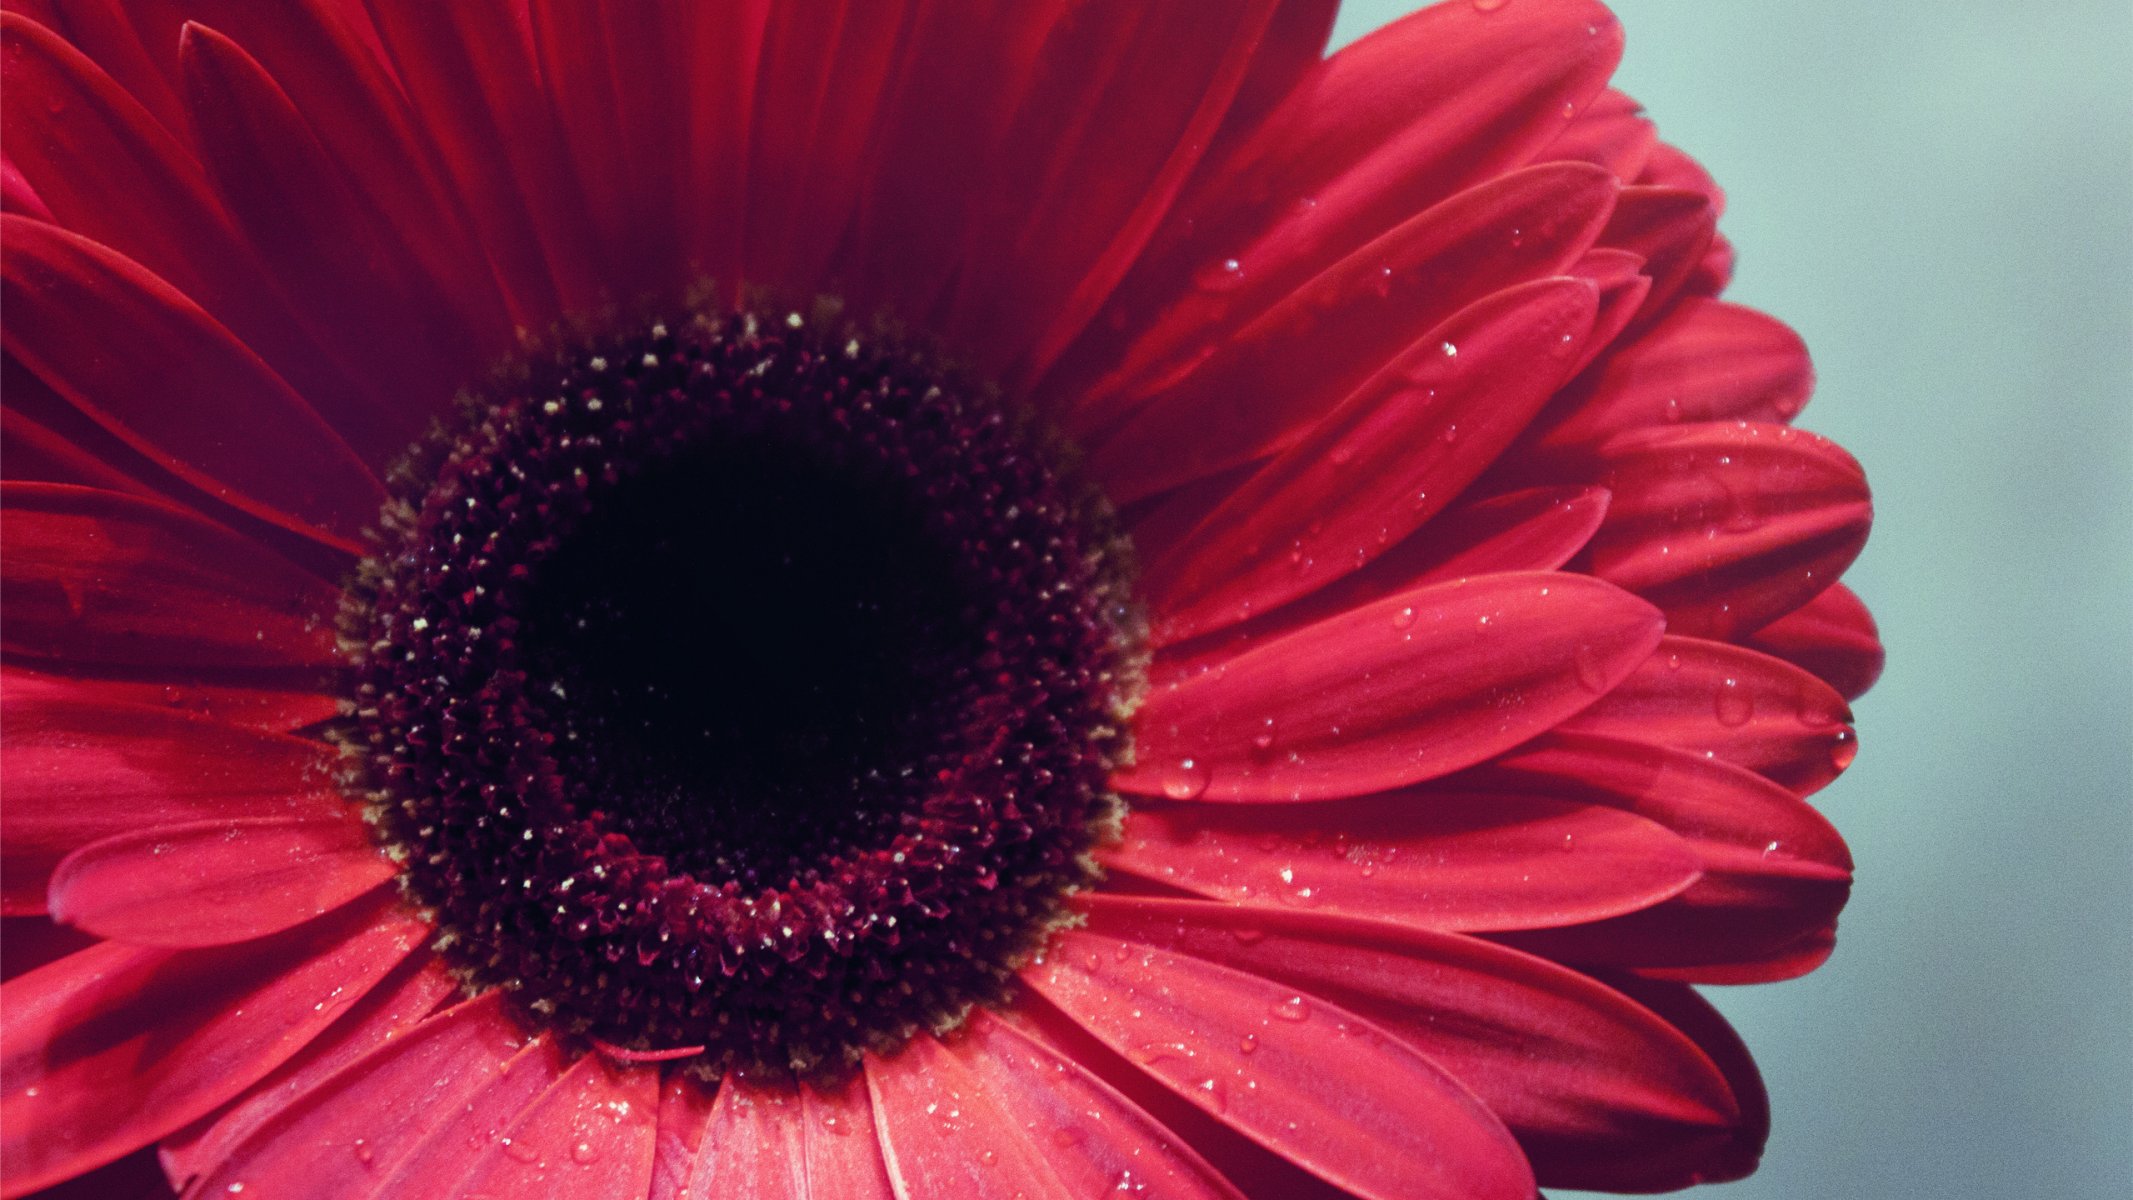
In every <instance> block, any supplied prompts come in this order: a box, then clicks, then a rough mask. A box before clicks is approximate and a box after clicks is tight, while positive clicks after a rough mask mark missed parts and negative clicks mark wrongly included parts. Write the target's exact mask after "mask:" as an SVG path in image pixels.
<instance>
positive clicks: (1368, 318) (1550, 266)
mask: <svg viewBox="0 0 2133 1200" xmlns="http://www.w3.org/2000/svg"><path fill="white" fill-rule="evenodd" d="M1614 197H1615V183H1614V180H1612V179H1610V178H1608V177H1607V176H1606V175H1604V174H1602V173H1601V172H1599V171H1597V170H1594V169H1593V168H1590V167H1583V166H1573V165H1561V164H1558V165H1554V166H1545V167H1535V168H1532V169H1530V170H1525V171H1519V172H1515V173H1513V174H1511V175H1507V176H1505V177H1503V178H1501V179H1492V180H1489V181H1487V182H1485V183H1481V184H1477V185H1476V186H1474V187H1471V188H1468V189H1467V190H1465V191H1463V192H1460V193H1459V194H1457V195H1455V196H1453V197H1451V198H1450V199H1448V200H1445V201H1444V202H1442V203H1440V204H1438V205H1435V206H1434V207H1432V208H1430V209H1428V210H1426V211H1424V212H1422V213H1419V214H1417V215H1416V216H1414V217H1411V218H1409V219H1408V220H1406V221H1403V222H1402V223H1400V224H1399V225H1398V226H1396V227H1394V228H1393V229H1391V230H1389V231H1388V232H1386V233H1385V234H1384V235H1383V236H1380V237H1378V238H1376V239H1375V240H1373V241H1372V242H1370V243H1369V244H1368V245H1366V246H1363V247H1362V248H1360V249H1358V250H1356V251H1355V252H1353V253H1351V254H1349V255H1348V256H1347V257H1345V258H1343V259H1340V260H1339V261H1337V262H1335V263H1333V264H1331V265H1330V266H1328V267H1327V268H1326V269H1325V270H1324V271H1322V272H1320V273H1319V274H1318V275H1317V276H1316V277H1314V278H1312V279H1310V280H1309V281H1307V282H1305V283H1304V284H1303V285H1302V286H1300V287H1298V288H1296V289H1295V290H1294V291H1292V292H1288V293H1285V294H1276V295H1271V296H1267V297H1264V298H1263V299H1264V301H1265V304H1264V305H1260V306H1253V305H1246V304H1244V303H1242V301H1241V300H1240V301H1237V302H1231V301H1230V300H1229V299H1228V291H1227V290H1226V289H1229V288H1230V285H1231V283H1232V282H1233V281H1232V280H1231V278H1230V277H1231V275H1232V273H1231V272H1230V271H1229V270H1228V264H1227V263H1226V262H1225V263H1224V264H1222V269H1221V270H1219V271H1217V272H1216V273H1215V274H1214V275H1213V276H1211V277H1210V280H1209V281H1210V282H1211V283H1217V284H1220V285H1221V289H1224V290H1216V291H1214V292H1212V293H1209V294H1207V295H1205V296H1202V297H1198V298H1196V299H1195V301H1193V302H1192V303H1194V304H1196V305H1197V306H1199V307H1202V308H1212V307H1214V306H1215V305H1216V304H1217V303H1218V302H1219V303H1220V304H1222V305H1223V307H1222V308H1221V310H1220V311H1219V312H1214V311H1210V312H1207V313H1205V314H1203V317H1204V318H1205V319H1203V320H1201V321H1199V322H1198V323H1196V324H1193V325H1192V326H1191V327H1190V329H1189V330H1188V329H1182V328H1181V329H1180V330H1179V331H1178V334H1177V336H1176V337H1174V338H1172V339H1169V340H1161V339H1143V340H1142V341H1141V342H1140V343H1139V345H1138V346H1137V348H1136V352H1135V354H1134V356H1133V358H1132V359H1131V360H1130V361H1129V362H1127V363H1126V364H1124V365H1123V366H1122V367H1121V368H1120V369H1119V371H1118V372H1116V373H1115V374H1116V376H1117V377H1118V378H1117V379H1116V381H1115V382H1111V383H1106V384H1104V385H1101V386H1098V387H1095V388H1089V389H1085V390H1083V391H1080V392H1077V393H1076V394H1074V395H1072V396H1062V397H1058V398H1057V399H1056V401H1055V402H1056V403H1059V404H1061V405H1071V409H1070V410H1069V414H1070V415H1069V422H1070V424H1071V425H1072V427H1073V429H1075V430H1077V431H1088V430H1097V429H1108V428H1109V427H1111V426H1113V425H1115V424H1117V422H1118V421H1119V420H1120V419H1121V418H1122V417H1125V416H1127V415H1132V416H1133V420H1132V421H1131V423H1129V424H1128V425H1127V426H1126V431H1125V433H1124V434H1123V435H1121V437H1120V438H1119V439H1118V440H1120V441H1122V442H1126V441H1128V440H1142V439H1155V440H1156V441H1158V442H1161V441H1162V440H1163V439H1165V438H1169V439H1173V440H1175V441H1176V442H1177V445H1176V446H1174V447H1173V452H1174V453H1175V452H1177V451H1178V450H1179V449H1180V448H1184V449H1187V450H1189V451H1190V452H1191V454H1192V455H1193V458H1192V459H1191V461H1190V466H1191V469H1192V471H1193V472H1194V473H1201V472H1205V471H1209V470H1212V469H1215V468H1217V467H1218V466H1227V465H1232V464H1235V463H1238V462H1244V461H1249V460H1250V459H1251V458H1253V457H1256V456H1259V455H1262V454H1264V453H1266V452H1267V451H1268V450H1269V449H1273V448H1278V447H1280V446H1283V445H1286V444H1288V443H1290V442H1293V441H1294V440H1295V438H1296V437H1297V436H1299V435H1300V434H1301V432H1302V431H1303V430H1305V429H1308V428H1309V427H1310V423H1311V422H1312V421H1314V420H1316V419H1317V418H1318V417H1319V416H1320V415H1321V414H1323V413H1326V412H1328V411H1330V410H1331V409H1332V408H1333V407H1334V406H1335V405H1337V404H1339V403H1340V401H1341V400H1342V398H1344V397H1346V396H1347V395H1348V394H1349V393H1351V392H1352V391H1354V390H1355V388H1356V387H1358V386H1359V385H1361V384H1362V383H1363V382H1364V381H1365V380H1367V379H1369V378H1370V376H1371V375H1372V374H1374V373H1376V372H1377V371H1379V370H1380V369H1381V368H1383V367H1384V366H1385V364H1386V363H1387V362H1389V361H1391V360H1392V359H1394V358H1395V357H1397V356H1399V355H1400V354H1402V353H1403V352H1405V351H1407V350H1409V349H1411V348H1412V347H1413V346H1414V345H1415V344H1416V337H1417V334H1418V333H1420V332H1422V331H1425V330H1428V329H1429V328H1430V327H1432V326H1434V325H1437V324H1439V323H1441V322H1443V321H1445V320H1448V319H1450V318H1451V317H1452V316H1453V314H1455V313H1457V312H1459V310H1460V309H1462V308H1464V307H1466V306H1467V305H1469V304H1473V303H1475V302H1477V301H1480V300H1482V299H1483V298H1485V297H1487V296H1489V295H1490V294H1491V293H1494V292H1498V291H1501V290H1503V289H1505V288H1509V287H1513V286H1515V285H1517V284H1520V283H1525V282H1528V281H1530V280H1534V279H1538V278H1543V277H1546V276H1549V275H1555V274H1558V273H1560V272H1562V271H1563V270H1564V269H1566V268H1568V267H1569V266H1570V265H1571V264H1572V263H1574V262H1576V261H1577V260H1578V257H1579V255H1580V254H1582V253H1583V252H1584V251H1585V250H1586V249H1587V248H1588V247H1589V246H1591V244H1592V241H1593V239H1594V238H1595V237H1597V236H1598V235H1599V231H1600V229H1601V228H1602V227H1603V225H1604V223H1605V221H1606V219H1607V214H1608V212H1609V211H1610V210H1611V209H1612V208H1613V207H1614ZM1242 271H1243V265H1242V261H1241V260H1239V264H1238V268H1237V272H1236V273H1235V274H1237V275H1239V276H1241V274H1242ZM1238 282H1241V281H1238ZM1437 340H1438V341H1443V340H1445V339H1443V338H1438V339H1437ZM1217 408H1219V409H1220V411H1221V412H1222V420H1221V421H1219V422H1213V423H1210V422H1209V421H1207V420H1206V419H1205V414H1206V413H1207V412H1209V411H1212V410H1215V409H1217ZM1135 410H1138V412H1136V411H1135ZM1187 433H1189V436H1181V435H1185V434H1187ZM1132 448H1133V447H1132V446H1131V445H1130V444H1129V445H1127V446H1126V447H1125V448H1124V450H1123V451H1120V452H1123V453H1130V452H1131V450H1132ZM1165 469H1171V470H1174V469H1175V468H1166V467H1164V466H1162V465H1161V464H1157V465H1155V466H1152V467H1144V468H1143V471H1144V472H1145V471H1149V470H1153V471H1157V472H1160V471H1162V470H1165ZM1188 477H1189V476H1188Z"/></svg>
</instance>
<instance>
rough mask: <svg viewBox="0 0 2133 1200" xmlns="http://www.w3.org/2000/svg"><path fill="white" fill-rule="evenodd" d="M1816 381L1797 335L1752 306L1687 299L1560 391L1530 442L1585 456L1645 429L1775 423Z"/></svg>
mask: <svg viewBox="0 0 2133 1200" xmlns="http://www.w3.org/2000/svg"><path fill="white" fill-rule="evenodd" d="M1813 387H1814V367H1813V366H1812V364H1810V363H1809V362H1808V358H1807V346H1806V344H1805V343H1804V342H1802V341H1801V340H1800V335H1798V334H1796V333H1794V332H1793V331H1792V330H1791V329H1789V328H1787V327H1786V326H1785V325H1783V324H1781V323H1780V322H1778V321H1776V320H1774V319H1773V318H1771V317H1767V316H1765V315H1763V314H1762V313H1759V312H1757V311H1755V310H1754V309H1752V308H1742V307H1741V306H1739V305H1737V304H1724V303H1720V302H1719V301H1716V300H1702V299H1692V300H1685V301H1683V302H1681V303H1680V304H1679V305H1676V306H1675V308H1674V310H1673V311H1672V312H1671V313H1669V314H1668V315H1667V317H1666V319H1665V320H1663V321H1660V322H1659V323H1658V324H1657V325H1655V326H1653V327H1652V329H1651V330H1650V331H1649V332H1647V333H1645V334H1643V335H1642V336H1640V337H1638V338H1636V339H1635V340H1634V341H1631V342H1630V343H1628V344H1627V345H1625V346H1623V347H1621V348H1620V349H1617V350H1615V351H1614V352H1613V353H1612V354H1610V355H1609V356H1608V357H1607V359H1606V360H1605V362H1604V364H1603V365H1602V366H1601V367H1600V368H1599V369H1598V370H1597V371H1596V372H1595V373H1594V374H1593V376H1592V377H1591V378H1590V380H1589V381H1580V383H1579V385H1578V386H1577V387H1576V388H1575V389H1573V390H1572V391H1571V392H1569V393H1568V394H1566V395H1565V396H1564V397H1563V398H1562V400H1561V401H1559V402H1558V405H1557V406H1556V408H1555V409H1554V410H1553V411H1552V412H1551V414H1550V415H1549V416H1548V417H1545V418H1543V422H1544V423H1545V424H1547V425H1548V426H1549V428H1548V430H1547V432H1546V433H1545V434H1543V435H1542V436H1541V437H1539V438H1538V439H1537V441H1536V445H1537V446H1538V447H1539V448H1541V449H1543V450H1547V451H1564V450H1584V451H1587V452H1590V450H1592V449H1593V448H1595V447H1597V446H1598V445H1599V444H1600V443H1601V442H1604V441H1605V440H1606V439H1607V438H1608V437H1610V436H1612V435H1614V434H1617V433H1621V432H1623V431H1625V430H1630V429H1638V428H1643V427H1645V426H1652V425H1676V424H1682V423H1685V422H1697V421H1731V420H1745V421H1768V422H1773V423H1782V422H1785V421H1790V420H1791V419H1792V418H1793V417H1794V416H1795V415H1797V414H1798V413H1799V411H1800V409H1801V408H1802V407H1804V406H1805V405H1806V403H1807V395H1808V392H1809V391H1811V390H1812V389H1813ZM1556 414H1560V415H1559V416H1558V415H1556Z"/></svg>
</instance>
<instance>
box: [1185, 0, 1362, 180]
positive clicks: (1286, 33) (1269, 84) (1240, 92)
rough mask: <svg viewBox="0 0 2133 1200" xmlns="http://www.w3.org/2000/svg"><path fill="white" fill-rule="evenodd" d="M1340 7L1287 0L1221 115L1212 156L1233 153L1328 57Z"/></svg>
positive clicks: (1333, 1) (1317, 0)
mask: <svg viewBox="0 0 2133 1200" xmlns="http://www.w3.org/2000/svg"><path fill="white" fill-rule="evenodd" d="M1339 9H1340V3H1339V0H1283V2H1282V5H1281V7H1280V9H1279V10H1278V11H1276V12H1275V14H1274V17H1273V20H1271V21H1270V22H1268V24H1267V32H1266V36H1265V37H1263V38H1261V39H1259V45H1258V46H1257V47H1255V48H1254V51H1253V54H1252V62H1251V65H1250V66H1249V67H1247V68H1246V69H1245V74H1244V82H1243V83H1242V84H1240V85H1238V88H1237V98H1236V100H1235V101H1234V102H1233V103H1231V105H1230V107H1229V112H1228V113H1227V114H1225V115H1224V117H1223V119H1222V128H1221V130H1220V131H1219V132H1217V133H1216V135H1215V144H1214V146H1213V147H1212V148H1211V149H1210V150H1209V152H1208V161H1211V162H1219V161H1222V160H1224V159H1226V158H1228V157H1229V153H1230V151H1232V150H1234V149H1235V148H1236V146H1237V144H1238V143H1239V142H1240V141H1241V140H1243V139H1244V138H1247V137H1250V136H1251V135H1252V134H1253V133H1254V132H1255V131H1256V130H1257V129H1258V126H1259V123H1260V122H1262V121H1264V120H1265V119H1266V115H1267V113H1269V112H1271V111H1272V110H1273V108H1274V106H1275V105H1277V104H1279V103H1281V102H1282V101H1283V100H1284V99H1286V98H1287V97H1288V95H1289V93H1290V92H1291V91H1294V90H1295V88H1296V85H1297V84H1298V83H1299V82H1301V81H1302V80H1303V78H1304V76H1306V75H1308V74H1310V72H1311V71H1312V70H1313V69H1314V68H1316V67H1317V66H1318V64H1319V62H1320V61H1322V60H1323V59H1324V58H1325V57H1326V46H1327V44H1328V42H1329V41H1331V39H1332V36H1333V22H1334V19H1335V18H1336V17H1337V16H1338V15H1339Z"/></svg>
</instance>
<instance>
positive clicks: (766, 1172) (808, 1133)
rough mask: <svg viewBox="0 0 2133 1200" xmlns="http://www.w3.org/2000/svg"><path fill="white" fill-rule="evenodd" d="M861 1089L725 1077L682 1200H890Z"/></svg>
mask: <svg viewBox="0 0 2133 1200" xmlns="http://www.w3.org/2000/svg"><path fill="white" fill-rule="evenodd" d="M876 1123H877V1122H876V1117H875V1114H874V1112H873V1110H872V1102H870V1101H869V1099H868V1095H867V1086H866V1084H865V1083H863V1082H861V1081H860V1080H859V1079H858V1078H857V1077H851V1078H846V1079H843V1080H841V1081H839V1082H837V1083H835V1084H833V1085H831V1084H823V1085H801V1086H798V1087H789V1086H786V1085H782V1084H779V1085H758V1084H754V1083H749V1082H745V1081H742V1080H740V1079H738V1078H736V1077H734V1076H731V1075H729V1076H727V1078H726V1082H725V1085H724V1086H723V1087H721V1088H720V1089H719V1093H718V1102H717V1104H716V1106H715V1107H714V1108H713V1110H712V1114H711V1124H710V1127H709V1128H707V1129H706V1130H705V1131H704V1135H703V1148H702V1149H701V1150H700V1151H699V1152H698V1154H697V1156H696V1166H695V1170H694V1171H693V1172H691V1173H690V1176H689V1186H688V1188H687V1190H686V1191H684V1192H683V1193H682V1196H683V1197H684V1200H890V1197H891V1196H892V1195H900V1194H902V1193H897V1192H894V1191H892V1189H891V1188H890V1185H889V1174H888V1168H887V1167H886V1165H885V1164H884V1163H883V1161H882V1152H881V1143H880V1142H879V1141H878V1140H877V1137H876Z"/></svg>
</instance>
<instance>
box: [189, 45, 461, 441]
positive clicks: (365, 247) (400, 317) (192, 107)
mask: <svg viewBox="0 0 2133 1200" xmlns="http://www.w3.org/2000/svg"><path fill="white" fill-rule="evenodd" d="M179 57H180V62H181V64H182V67H183V72H184V82H185V98H186V104H187V107H188V109H189V111H191V112H192V113H193V114H194V118H195V121H196V123H197V125H198V127H199V130H200V143H201V159H202V162H203V164H204V165H205V167H206V169H207V171H208V173H209V175H210V176H211V178H212V179H213V180H214V183H215V187H216V190H217V191H218V193H219V194H220V195H221V197H222V199H223V200H224V201H225V202H226V203H227V204H228V205H229V208H230V212H231V215H232V217H233V218H234V219H235V220H236V222H237V223H238V225H239V226H240V227H241V228H242V230H243V231H244V235H245V238H246V240H247V241H248V242H249V243H250V244H251V245H252V246H253V248H255V249H256V250H257V251H258V252H259V254H260V256H261V258H262V259H264V260H265V262H266V264H267V266H268V268H269V269H270V270H272V271H273V272H274V274H275V276H276V278H277V279H279V280H280V281H281V283H282V285H283V286H284V287H286V288H287V289H288V290H289V293H290V295H291V297H292V299H293V301H294V302H295V303H296V304H297V305H298V306H299V308H300V309H301V311H302V313H303V316H304V318H305V319H306V320H307V321H308V322H309V324H310V326H311V327H312V328H314V329H316V330H318V331H319V335H320V340H321V341H323V342H325V343H327V344H329V345H331V346H332V347H333V348H334V349H335V350H336V351H338V352H339V353H340V354H341V355H342V356H344V357H346V358H347V359H349V360H350V361H352V362H356V363H359V364H360V365H361V367H362V370H363V374H364V376H365V378H364V380H363V382H364V384H365V385H366V386H365V389H364V396H365V398H366V399H368V400H369V401H370V403H368V404H365V405H363V406H361V407H360V408H343V409H340V410H335V411H329V412H327V413H325V414H324V415H325V416H326V417H327V419H328V420H329V421H330V422H331V423H332V424H333V426H334V428H335V429H336V430H337V431H339V432H340V433H341V435H342V436H343V437H345V438H346V439H348V441H349V443H350V444H351V445H353V446H355V447H356V448H357V450H358V452H359V453H361V454H362V455H363V457H364V459H365V460H366V461H368V462H372V463H378V464H381V465H383V464H389V463H391V462H392V461H394V460H395V459H396V458H398V457H399V456H401V455H402V454H404V453H405V452H406V450H407V447H408V446H410V445H411V444H413V443H414V442H415V440H416V439H417V438H418V437H420V436H421V434H422V432H423V430H424V429H425V428H426V427H427V425H428V423H429V422H430V421H431V420H433V419H435V418H436V417H437V416H438V415H440V414H442V413H443V412H444V411H445V408H446V405H447V404H449V402H450V400H451V397H452V395H453V393H454V391H455V390H456V389H457V388H458V387H459V386H460V385H462V384H464V383H466V382H469V380H468V379H467V378H466V376H467V375H468V374H471V373H472V372H473V371H477V370H480V369H481V368H482V367H483V366H486V363H480V362H475V361H470V359H472V358H473V355H472V354H470V349H471V348H472V347H473V346H475V345H478V342H477V341H476V340H475V338H474V337H473V336H472V334H473V331H472V330H470V329H469V328H468V327H467V326H465V325H463V324H461V323H460V321H459V320H458V317H457V314H456V313H455V312H454V311H453V310H452V309H451V308H450V307H449V306H448V305H447V304H446V303H445V301H444V299H443V297H441V296H439V295H437V294H436V293H435V291H434V290H432V286H433V285H429V284H427V282H426V281H420V280H418V278H416V277H411V276H410V274H409V272H408V271H406V270H405V268H404V264H405V263H406V262H407V260H408V257H409V254H408V250H407V248H406V247H405V246H402V245H399V244H397V243H396V242H395V241H394V240H393V239H392V238H391V236H390V234H389V233H387V232H386V231H384V230H383V229H381V228H380V227H379V226H378V223H377V219H376V217H375V215H374V212H373V210H372V209H371V208H370V207H369V206H368V205H367V204H366V203H365V202H364V200H363V199H362V198H361V197H360V196H359V195H358V194H357V192H356V191H355V189H354V188H353V187H352V186H351V185H350V184H348V183H346V182H345V181H344V179H343V177H342V174H341V172H340V169H339V168H338V167H336V166H335V164H334V163H333V161H332V160H331V159H330V158H329V157H328V156H327V152H326V149H325V147H324V146H322V145H320V144H319V141H318V139H317V138H316V137H315V136H313V134H312V132H311V128H310V126H309V125H308V124H307V123H306V122H305V120H304V118H303V116H302V115H301V114H300V113H299V112H298V111H297V109H296V107H295V105H294V103H293V102H292V101H291V100H290V99H289V97H288V95H287V94H286V93H285V92H283V91H282V89H281V87H280V85H279V84H278V83H277V82H276V81H275V80H274V79H273V78H272V77H270V76H269V75H268V74H267V73H266V71H265V69H264V68H263V67H261V66H260V64H259V63H258V61H257V60H255V59H253V58H252V56H251V55H249V54H247V53H246V52H245V51H244V49H243V48H242V47H240V46H238V45H237V44H236V43H235V42H232V41H231V40H230V39H228V38H226V37H224V36H223V35H222V34H220V33H217V32H216V31H214V30H212V29H208V28H205V27H203V26H200V25H195V24H191V23H188V24H187V25H186V26H185V27H184V34H183V37H182V40H181V49H180V56H179ZM380 346H390V347H392V353H390V354H379V353H377V348H378V347H380Z"/></svg>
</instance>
